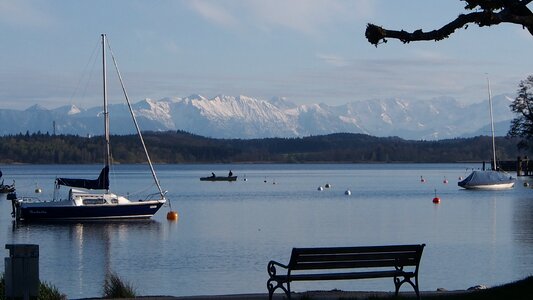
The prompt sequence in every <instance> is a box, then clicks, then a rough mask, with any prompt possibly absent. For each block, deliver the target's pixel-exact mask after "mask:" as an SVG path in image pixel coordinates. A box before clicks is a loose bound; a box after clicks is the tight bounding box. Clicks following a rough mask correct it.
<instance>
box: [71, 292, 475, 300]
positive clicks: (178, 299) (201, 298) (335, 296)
mask: <svg viewBox="0 0 533 300" xmlns="http://www.w3.org/2000/svg"><path fill="white" fill-rule="evenodd" d="M470 292H472V291H470V290H453V291H421V292H420V296H421V297H428V296H439V295H447V296H451V295H456V294H465V293H470ZM399 296H400V297H402V296H403V297H412V298H416V294H415V292H401V291H400V293H399ZM376 297H377V298H379V299H381V298H392V297H394V292H382V291H341V290H331V291H307V292H293V293H291V298H292V299H295V300H297V299H313V300H339V299H350V300H357V299H361V300H362V299H369V298H376ZM126 299H128V298H121V300H126ZM129 299H130V300H133V299H142V300H215V299H222V300H265V299H268V293H252V294H227V295H195V296H163V295H160V296H138V297H136V298H129ZM272 299H273V300H282V299H287V298H286V295H285V293H274V296H273V297H272ZM78 300H104V298H97V297H96V298H83V299H78Z"/></svg>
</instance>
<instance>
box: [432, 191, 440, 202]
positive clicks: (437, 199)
mask: <svg viewBox="0 0 533 300" xmlns="http://www.w3.org/2000/svg"><path fill="white" fill-rule="evenodd" d="M433 203H435V204H439V203H440V198H439V197H437V189H435V197H434V198H433Z"/></svg>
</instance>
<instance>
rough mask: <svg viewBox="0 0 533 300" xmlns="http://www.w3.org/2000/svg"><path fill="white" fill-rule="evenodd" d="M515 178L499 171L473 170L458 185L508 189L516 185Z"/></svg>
mask: <svg viewBox="0 0 533 300" xmlns="http://www.w3.org/2000/svg"><path fill="white" fill-rule="evenodd" d="M514 184H515V179H514V178H513V177H511V176H509V175H507V174H505V173H502V172H498V171H473V172H472V173H471V174H470V175H468V177H466V178H465V179H464V180H463V181H460V182H458V183H457V185H458V186H460V187H462V188H465V189H469V190H506V189H511V188H513V187H514Z"/></svg>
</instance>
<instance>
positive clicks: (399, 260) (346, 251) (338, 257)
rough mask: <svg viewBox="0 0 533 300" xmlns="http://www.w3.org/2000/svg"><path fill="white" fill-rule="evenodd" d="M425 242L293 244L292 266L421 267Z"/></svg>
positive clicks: (304, 267) (334, 267)
mask: <svg viewBox="0 0 533 300" xmlns="http://www.w3.org/2000/svg"><path fill="white" fill-rule="evenodd" d="M424 246H425V245H423V244H422V245H398V246H376V247H334V248H293V250H292V254H291V258H290V261H289V268H290V269H292V270H312V269H341V268H370V267H404V266H414V267H417V266H418V264H419V262H420V257H421V256H422V250H423V248H424Z"/></svg>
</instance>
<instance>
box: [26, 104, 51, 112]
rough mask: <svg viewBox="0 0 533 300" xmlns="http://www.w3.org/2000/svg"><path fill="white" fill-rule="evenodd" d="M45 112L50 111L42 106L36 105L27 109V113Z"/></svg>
mask: <svg viewBox="0 0 533 300" xmlns="http://www.w3.org/2000/svg"><path fill="white" fill-rule="evenodd" d="M44 110H48V109H46V108H45V107H44V106H42V105H40V104H34V105H32V106H30V107H28V108H26V111H44Z"/></svg>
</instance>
